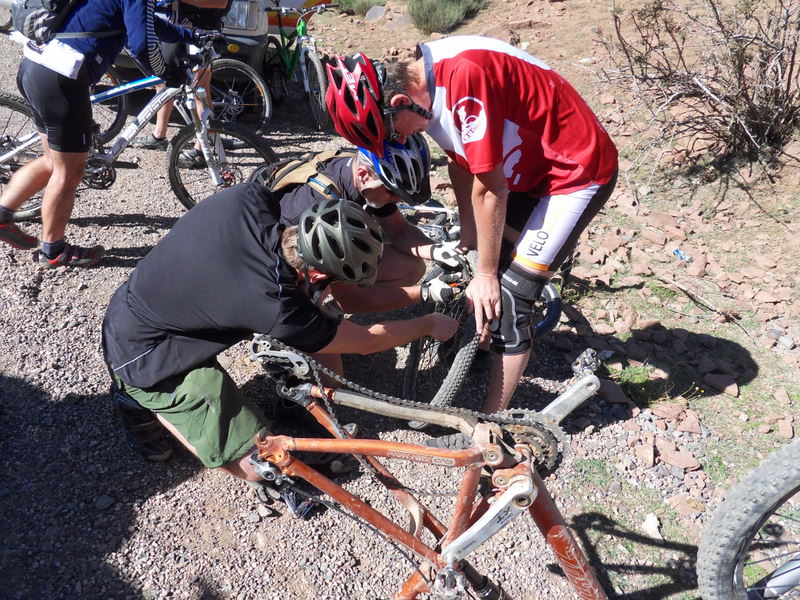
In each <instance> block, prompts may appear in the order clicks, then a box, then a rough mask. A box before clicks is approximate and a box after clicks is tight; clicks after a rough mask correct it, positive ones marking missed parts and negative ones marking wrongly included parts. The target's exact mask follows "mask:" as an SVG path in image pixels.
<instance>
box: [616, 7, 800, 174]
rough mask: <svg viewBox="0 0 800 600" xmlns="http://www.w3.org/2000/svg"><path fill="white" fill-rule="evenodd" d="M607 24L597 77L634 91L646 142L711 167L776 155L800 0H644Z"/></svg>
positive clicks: (795, 80) (790, 103)
mask: <svg viewBox="0 0 800 600" xmlns="http://www.w3.org/2000/svg"><path fill="white" fill-rule="evenodd" d="M613 19H614V29H615V31H614V34H615V35H614V37H613V38H612V39H609V38H605V39H604V40H603V41H604V43H605V45H606V48H607V49H608V50H609V54H610V56H611V59H612V64H613V68H612V69H609V70H607V71H606V76H607V77H608V79H609V80H611V81H612V82H613V83H615V84H618V85H622V86H624V87H625V88H626V89H627V90H628V92H627V93H628V94H633V95H635V97H636V102H638V103H639V104H640V105H641V106H640V108H643V109H644V111H645V114H647V116H648V120H649V122H650V123H649V125H655V131H656V135H655V136H654V138H653V139H651V140H649V142H650V143H652V144H653V146H658V145H661V146H663V145H665V144H667V145H672V146H674V147H678V148H682V149H684V150H685V151H687V152H688V154H689V155H690V156H695V157H697V156H699V155H702V154H704V153H707V155H710V156H711V157H712V158H713V160H711V161H710V162H711V163H712V164H713V165H714V166H715V167H719V166H720V165H725V164H731V163H735V162H741V160H742V159H744V160H747V161H759V162H761V163H762V164H764V165H765V166H766V165H769V164H770V163H773V162H774V161H776V160H777V159H779V158H780V157H781V154H782V148H783V147H784V146H785V145H786V144H787V143H788V142H789V141H790V140H791V138H792V136H793V135H794V134H795V132H796V129H797V126H798V123H800V105H799V104H798V101H799V100H800V91H798V90H799V89H800V86H799V85H798V84H799V83H800V73H799V72H798V64H797V59H798V56H797V53H798V43H799V42H800V0H731V2H724V3H723V1H722V0H702V1H699V2H698V1H694V2H689V1H683V2H681V1H678V0H648V1H647V2H645V3H644V5H643V6H641V7H640V8H635V9H632V10H629V11H627V12H626V11H623V10H621V9H618V8H617V7H616V6H615V7H614V9H613ZM650 129H651V130H652V128H650Z"/></svg>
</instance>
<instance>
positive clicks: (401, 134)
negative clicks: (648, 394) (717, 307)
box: [327, 36, 617, 412]
mask: <svg viewBox="0 0 800 600" xmlns="http://www.w3.org/2000/svg"><path fill="white" fill-rule="evenodd" d="M328 78H329V82H330V87H329V90H328V96H327V100H328V108H329V110H330V112H331V115H332V117H333V120H334V124H335V125H336V128H337V131H339V133H340V134H341V135H343V136H344V137H346V138H347V139H348V140H349V141H350V142H352V143H356V144H358V145H360V146H364V147H370V146H371V147H372V148H371V149H373V151H374V152H379V151H380V150H379V148H378V144H379V143H380V142H381V140H383V139H396V140H398V141H400V142H403V141H404V140H405V139H406V137H407V136H409V135H410V134H412V133H415V132H420V131H425V132H426V133H428V135H430V136H431V137H432V138H433V139H434V140H435V141H436V142H437V143H438V144H439V145H440V146H441V147H442V149H443V150H445V152H447V155H448V157H449V159H450V160H449V171H450V177H451V180H452V183H453V188H454V190H455V194H456V198H457V200H458V207H459V211H460V215H461V227H462V239H461V245H462V247H463V248H474V247H477V249H478V266H477V273H476V276H475V278H474V279H473V280H472V282H471V283H470V285H469V287H468V288H467V291H466V294H467V297H468V299H469V300H470V303H471V305H472V307H473V309H474V312H475V321H476V324H477V326H478V327H479V328H482V327H483V326H484V325H487V324H488V325H489V329H490V331H491V337H492V344H491V350H492V378H491V383H490V387H489V397H488V398H487V401H486V405H485V407H484V409H485V410H486V411H487V412H494V411H498V410H503V409H504V408H505V407H506V406H508V403H509V401H510V399H511V396H512V395H513V393H514V391H515V390H516V387H517V384H518V382H519V378H520V377H521V375H522V373H523V371H524V369H525V366H526V365H527V363H528V359H529V357H530V349H531V336H532V333H531V331H532V328H531V312H532V307H533V304H534V302H535V301H536V300H537V299H538V298H539V296H540V295H541V291H542V288H543V287H544V285H545V284H546V283H547V280H548V278H549V277H551V276H552V275H553V273H554V272H555V270H556V269H557V268H558V266H559V265H560V264H561V262H563V261H564V259H565V258H566V257H567V256H568V255H569V253H570V252H571V250H572V248H573V247H574V246H575V244H576V242H577V240H578V237H579V236H580V234H581V232H582V231H583V230H584V229H585V228H586V226H587V225H588V224H589V222H590V221H591V220H592V218H593V217H594V216H595V215H596V214H597V212H598V211H599V210H600V208H601V207H602V206H603V204H605V202H606V201H607V200H608V198H609V196H610V195H611V192H612V191H613V189H614V185H615V183H616V177H617V151H616V148H615V147H614V144H613V143H612V141H611V139H610V138H609V136H608V134H607V133H606V131H605V130H604V129H603V127H602V125H601V124H600V122H599V121H598V119H597V117H596V116H595V115H594V113H593V112H592V111H591V109H590V108H589V107H588V106H587V105H586V103H585V102H584V100H583V99H582V98H581V97H580V95H579V94H578V93H577V92H576V91H575V89H574V88H573V87H572V86H571V85H570V84H569V83H568V82H567V81H566V80H565V79H564V78H563V77H561V76H560V75H558V74H557V73H556V72H555V71H553V70H552V69H550V68H549V67H548V66H547V65H546V64H544V63H543V62H541V61H540V60H538V59H536V58H534V57H533V56H531V55H529V54H527V53H525V52H523V51H522V50H519V49H518V48H515V47H513V46H510V45H509V44H506V43H504V42H501V41H499V40H495V39H491V38H486V37H479V36H456V37H449V38H444V39H441V40H436V41H433V42H427V43H424V44H420V45H419V46H418V47H417V56H416V59H415V60H414V61H411V62H394V63H388V64H386V65H384V64H382V63H380V62H377V61H372V60H369V59H368V58H367V57H366V56H364V55H363V54H358V55H355V56H353V57H346V58H345V57H340V58H338V59H336V60H334V62H333V63H332V64H331V65H329V66H328Z"/></svg>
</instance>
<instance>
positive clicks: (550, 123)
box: [420, 36, 617, 196]
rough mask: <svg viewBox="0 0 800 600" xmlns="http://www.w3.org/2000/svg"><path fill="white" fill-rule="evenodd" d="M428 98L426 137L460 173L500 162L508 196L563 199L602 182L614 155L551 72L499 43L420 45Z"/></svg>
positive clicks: (454, 40)
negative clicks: (430, 117) (430, 116)
mask: <svg viewBox="0 0 800 600" xmlns="http://www.w3.org/2000/svg"><path fill="white" fill-rule="evenodd" d="M420 49H421V51H422V55H423V57H424V61H425V73H426V77H427V80H428V85H429V91H430V94H431V98H432V100H433V109H432V112H433V114H434V118H433V120H432V121H431V123H430V125H429V127H428V129H427V133H428V134H429V135H430V136H431V137H432V138H433V139H434V140H436V142H437V143H438V144H439V145H440V146H441V147H442V149H443V150H445V151H446V152H447V154H448V155H449V156H450V157H451V158H452V159H453V160H455V161H456V163H457V164H458V165H459V166H461V167H462V168H464V169H466V170H467V171H469V172H470V173H473V174H477V173H485V172H488V171H491V170H492V169H493V168H494V167H495V166H496V165H498V164H502V165H503V171H504V173H505V176H506V179H507V180H508V187H509V190H511V191H520V192H522V191H526V192H530V193H531V195H534V196H546V195H553V194H566V193H570V192H573V191H576V190H580V189H583V188H585V187H587V186H589V185H591V184H594V183H596V184H601V185H602V184H604V183H608V182H609V181H610V180H611V178H612V177H613V176H614V173H615V172H616V170H617V150H616V148H615V147H614V144H613V142H612V141H611V138H610V137H609V136H608V134H607V133H606V131H605V129H603V126H602V125H601V124H600V122H599V121H598V119H597V117H596V116H595V115H594V113H593V112H592V111H591V109H590V108H589V107H588V106H587V105H586V103H585V102H584V101H583V99H582V98H581V97H580V95H579V94H578V93H577V92H576V91H575V89H574V88H573V87H572V86H571V85H570V84H569V83H568V82H567V81H566V80H565V79H564V78H563V77H561V76H560V75H559V74H558V73H556V72H555V71H553V70H552V69H550V68H549V67H548V66H547V65H545V64H544V63H543V62H541V61H540V60H538V59H536V58H534V57H533V56H531V55H530V54H527V53H526V52H523V51H522V50H519V49H518V48H515V47H514V46H511V45H509V44H506V43H505V42H501V41H499V40H495V39H492V38H486V37H479V36H456V37H450V38H444V39H441V40H437V41H434V42H428V43H425V44H420Z"/></svg>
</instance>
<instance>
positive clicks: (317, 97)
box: [305, 50, 330, 131]
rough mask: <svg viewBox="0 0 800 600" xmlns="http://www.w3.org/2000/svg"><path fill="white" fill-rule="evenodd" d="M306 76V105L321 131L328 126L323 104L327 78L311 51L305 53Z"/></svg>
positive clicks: (326, 113) (315, 55)
mask: <svg viewBox="0 0 800 600" xmlns="http://www.w3.org/2000/svg"><path fill="white" fill-rule="evenodd" d="M305 60H306V76H307V77H308V97H307V100H308V105H309V107H310V108H311V116H313V117H314V124H315V125H316V126H317V129H319V130H320V131H323V130H324V129H327V128H328V126H329V124H330V116H329V115H328V107H327V106H326V104H325V93H326V92H327V91H328V78H327V77H326V76H325V70H324V69H323V68H322V62H321V61H320V60H319V56H317V53H316V52H314V51H313V50H308V51H307V52H306V59H305Z"/></svg>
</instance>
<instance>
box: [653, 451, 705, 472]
mask: <svg viewBox="0 0 800 600" xmlns="http://www.w3.org/2000/svg"><path fill="white" fill-rule="evenodd" d="M659 456H660V457H661V460H663V461H664V462H665V463H667V464H668V465H672V466H675V467H680V468H681V469H683V470H684V471H694V470H696V469H699V468H700V462H699V461H698V460H697V459H696V458H695V457H694V454H692V453H691V452H689V451H688V450H676V451H674V452H672V451H670V450H663V451H662V450H661V448H659Z"/></svg>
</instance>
